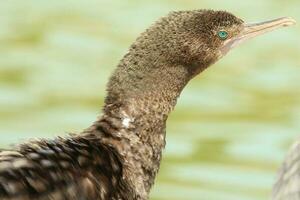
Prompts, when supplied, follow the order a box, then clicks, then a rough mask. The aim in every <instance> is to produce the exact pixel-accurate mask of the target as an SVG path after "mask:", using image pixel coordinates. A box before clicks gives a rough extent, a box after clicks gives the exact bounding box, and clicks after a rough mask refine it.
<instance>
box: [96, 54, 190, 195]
mask: <svg viewBox="0 0 300 200" xmlns="http://www.w3.org/2000/svg"><path fill="white" fill-rule="evenodd" d="M146 66H147V68H146ZM188 73H189V72H188V71H186V68H185V67H184V66H179V65H178V66H175V65H171V64H168V63H165V62H164V61H163V60H157V59H154V60H152V61H151V58H148V59H144V60H142V61H135V60H134V59H132V57H131V55H127V56H125V58H124V59H123V60H122V61H121V64H120V65H119V66H118V68H117V70H116V71H115V73H114V74H113V76H112V77H111V79H110V82H109V84H108V96H107V98H106V103H105V106H104V112H103V116H102V117H101V118H100V119H99V120H98V121H97V122H96V123H95V124H94V126H95V127H96V129H97V130H99V129H101V130H102V131H103V132H104V133H105V134H104V135H105V139H104V141H105V143H108V144H109V145H110V146H113V147H114V148H115V149H117V151H118V152H119V154H120V157H121V159H122V160H123V163H125V165H124V174H123V176H124V178H125V179H127V180H128V181H129V182H131V184H132V185H133V186H134V187H135V188H134V189H135V190H136V191H135V192H136V193H137V194H138V196H140V198H138V199H147V196H148V193H149V190H150V188H151V186H152V185H153V182H154V178H155V175H156V174H157V171H158V169H159V164H160V160H161V153H162V150H163V148H164V146H165V128H166V120H167V118H168V115H169V113H170V112H171V111H172V109H173V108H174V106H175V104H176V100H177V98H178V96H179V95H180V93H181V91H182V89H183V88H184V86H185V85H186V83H187V82H188V80H189V79H188V77H190V76H189V74H188Z"/></svg>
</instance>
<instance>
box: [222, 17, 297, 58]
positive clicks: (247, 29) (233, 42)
mask: <svg viewBox="0 0 300 200" xmlns="http://www.w3.org/2000/svg"><path fill="white" fill-rule="evenodd" d="M294 24H296V21H295V20H294V19H292V18H290V17H282V18H278V19H274V20H270V21H265V22H260V23H245V24H243V28H242V31H241V32H240V33H239V34H238V35H237V36H234V37H232V38H230V39H228V40H227V41H225V42H224V45H223V46H222V48H221V53H222V55H225V54H226V53H227V52H228V51H229V50H231V49H232V48H234V47H236V46H237V45H239V44H241V43H243V42H244V41H247V40H249V39H251V38H254V37H256V36H259V35H262V34H264V33H267V32H270V31H273V30H276V29H278V28H281V27H285V26H291V25H294Z"/></svg>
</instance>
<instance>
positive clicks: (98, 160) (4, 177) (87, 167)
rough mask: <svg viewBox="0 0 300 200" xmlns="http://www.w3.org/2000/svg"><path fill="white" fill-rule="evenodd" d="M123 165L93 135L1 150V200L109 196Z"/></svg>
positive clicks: (81, 199)
mask: <svg viewBox="0 0 300 200" xmlns="http://www.w3.org/2000/svg"><path fill="white" fill-rule="evenodd" d="M120 173H121V167H120V162H119V160H118V158H117V157H116V154H115V153H114V152H113V151H112V150H111V149H109V148H108V147H106V146H104V145H100V143H99V139H97V138H96V137H94V136H85V137H70V138H67V139H63V138H57V139H56V140H53V141H38V142H32V143H28V144H24V145H21V146H20V148H19V149H18V150H16V151H2V152H0V199H1V200H29V199H30V200H96V199H98V200H106V199H107V200H108V199H111V196H112V195H113V193H114V192H116V191H114V190H115V188H116V184H117V183H118V178H119V177H121V175H120Z"/></svg>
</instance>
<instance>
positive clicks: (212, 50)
mask: <svg viewBox="0 0 300 200" xmlns="http://www.w3.org/2000/svg"><path fill="white" fill-rule="evenodd" d="M293 24H295V20H293V19H292V18H287V17H285V18H279V19H275V20H271V21H265V22H261V23H245V22H244V21H243V20H241V19H239V18H238V17H236V16H234V15H233V14H231V13H229V12H226V11H213V10H194V11H177V12H171V13H170V14H169V15H167V16H166V17H163V18H162V19H161V20H159V21H158V22H157V23H156V24H154V25H153V26H152V27H150V28H149V29H148V30H147V31H146V32H145V34H144V35H142V37H145V36H146V38H147V40H146V41H152V42H150V43H148V44H147V46H148V48H149V47H150V48H151V47H154V48H153V49H156V50H157V49H160V50H161V51H162V52H159V54H158V55H163V57H165V58H167V60H168V61H169V62H174V63H176V64H178V63H179V64H182V65H185V66H187V67H188V68H189V69H190V71H191V72H192V73H194V75H195V74H197V72H198V73H199V72H200V71H202V70H203V69H205V68H206V67H208V66H209V65H210V64H212V63H214V62H216V61H217V60H218V59H220V58H221V57H223V56H224V55H226V54H227V53H228V52H229V51H230V50H231V49H233V48H234V47H236V46H237V45H238V44H240V43H243V42H244V41H247V40H248V39H250V38H253V37H256V36H259V35H261V34H264V33H266V32H269V31H272V30H275V29H277V28H280V27H283V26H289V25H293ZM144 41H145V40H144Z"/></svg>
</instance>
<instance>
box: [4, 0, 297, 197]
mask: <svg viewBox="0 0 300 200" xmlns="http://www.w3.org/2000/svg"><path fill="white" fill-rule="evenodd" d="M200 8H212V9H222V10H228V11H231V12H232V13H234V14H236V15H237V16H239V17H241V18H242V19H244V20H245V21H251V22H252V21H261V20H266V19H272V18H276V17H281V16H291V17H294V18H295V19H299V18H300V12H299V8H300V1H299V0H289V1H279V0H272V1H271V0H270V1H267V0H266V1H261V0H251V1H233V0H229V1H216V0H152V1H138V0H130V1H124V0H123V1H121V0H119V1H113V0H111V1H109V0H89V1H85V0H77V1H70V0H69V1H68V0H65V1H60V0H51V1H45V0H27V1H18V0H9V1H4V0H2V1H1V2H0V13H1V17H0V147H8V145H9V144H12V143H17V142H20V141H24V139H28V138H35V137H54V136H56V135H63V134H66V133H67V132H80V130H82V129H84V128H86V127H88V126H89V125H90V124H91V123H92V122H93V121H94V120H95V119H96V117H97V116H98V115H99V114H100V112H101V106H102V104H103V98H104V96H105V89H104V88H105V84H106V82H107V80H108V78H109V75H110V74H111V72H112V71H113V69H114V68H115V66H116V65H117V63H118V61H119V60H120V59H121V57H122V56H123V54H124V53H125V52H126V51H127V48H128V46H129V45H130V44H131V43H132V42H133V40H134V39H135V38H136V37H137V36H138V34H139V33H140V32H142V31H143V30H144V29H145V28H147V27H148V26H149V25H150V24H151V23H153V21H154V20H156V19H157V18H159V17H160V16H162V15H165V14H166V13H168V12H169V11H172V10H182V9H200ZM299 33H300V29H299V27H297V26H296V27H291V28H288V29H281V30H278V31H275V32H273V33H270V34H268V35H265V36H261V37H259V38H257V39H254V40H251V41H249V42H247V44H244V45H242V46H241V47H239V48H237V49H235V50H234V51H232V52H231V53H230V54H229V55H227V56H226V57H225V58H223V59H222V60H221V61H219V62H218V63H217V64H215V65H214V66H213V67H211V68H210V69H208V70H206V71H205V72H204V73H202V74H201V75H200V76H198V77H197V78H195V79H194V80H193V81H192V82H191V83H190V84H189V85H188V86H187V88H186V89H185V90H184V92H183V94H182V95H181V97H180V99H179V102H178V105H177V107H176V110H175V111H174V112H173V113H172V115H171V117H170V118H169V121H168V128H167V132H168V134H167V147H166V150H165V152H164V158H163V163H162V168H161V170H160V173H159V176H158V178H157V181H156V185H155V187H154V189H153V190H152V193H151V200H170V199H172V200H181V199H186V200H198V199H202V200H263V199H269V196H270V192H271V187H272V185H273V183H274V180H275V177H276V171H277V168H278V166H279V164H280V162H281V161H282V160H283V157H284V155H285V154H286V152H287V150H288V147H289V146H290V145H291V142H292V140H294V139H295V138H296V137H297V134H298V132H299V134H300V123H299V122H300V91H299V90H298V87H299V86H300V83H299V80H300V66H299V65H300V63H299V49H300V46H299V39H298V38H299V36H298V34H299Z"/></svg>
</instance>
